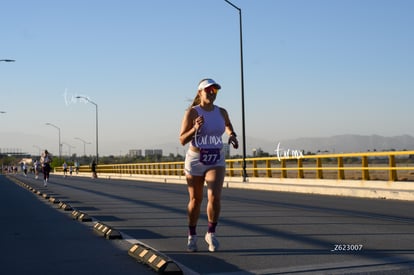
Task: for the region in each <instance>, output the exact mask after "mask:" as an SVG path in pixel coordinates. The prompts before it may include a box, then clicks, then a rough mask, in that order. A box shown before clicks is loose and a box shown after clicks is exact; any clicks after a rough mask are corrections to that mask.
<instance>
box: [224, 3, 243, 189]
mask: <svg viewBox="0 0 414 275" xmlns="http://www.w3.org/2000/svg"><path fill="white" fill-rule="evenodd" d="M224 1H226V2H227V3H228V4H229V5H230V6H232V7H233V8H235V9H236V10H238V11H239V22H240V76H241V77H240V81H241V105H242V106H241V107H242V140H243V182H246V178H247V172H246V129H245V119H244V71H243V31H242V11H241V9H240V8H239V7H237V6H236V5H234V4H233V3H232V2H230V1H228V0H224Z"/></svg>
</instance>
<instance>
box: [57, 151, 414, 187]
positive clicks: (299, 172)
mask: <svg viewBox="0 0 414 275" xmlns="http://www.w3.org/2000/svg"><path fill="white" fill-rule="evenodd" d="M411 155H413V158H411ZM245 160H246V172H247V174H248V177H266V178H272V177H273V178H275V177H279V178H313V179H338V180H344V179H351V180H352V179H354V180H388V181H397V180H408V181H414V151H390V152H363V153H346V154H323V155H304V156H302V155H301V156H300V157H297V158H293V157H291V156H288V157H262V158H246V159H245ZM226 164H227V169H226V173H227V176H229V177H242V173H243V159H228V160H226ZM183 170H184V162H183V161H180V162H159V163H129V164H100V165H98V167H97V172H98V173H110V174H128V175H169V176H183V175H184V172H183ZM55 171H57V172H62V167H58V168H55ZM90 171H91V170H90V167H89V166H81V167H80V172H90Z"/></svg>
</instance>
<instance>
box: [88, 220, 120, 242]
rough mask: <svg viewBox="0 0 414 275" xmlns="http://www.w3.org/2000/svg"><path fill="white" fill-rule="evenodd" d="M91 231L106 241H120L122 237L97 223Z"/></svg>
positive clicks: (113, 230)
mask: <svg viewBox="0 0 414 275" xmlns="http://www.w3.org/2000/svg"><path fill="white" fill-rule="evenodd" d="M93 230H94V232H95V233H97V234H98V235H100V236H102V237H105V238H107V239H122V235H121V233H120V232H119V231H117V230H115V229H113V228H111V227H109V226H108V225H105V224H103V223H100V222H97V223H96V224H95V225H94V227H93Z"/></svg>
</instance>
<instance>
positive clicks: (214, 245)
mask: <svg viewBox="0 0 414 275" xmlns="http://www.w3.org/2000/svg"><path fill="white" fill-rule="evenodd" d="M204 240H205V241H206V243H207V244H208V250H209V251H210V252H215V251H217V249H218V248H219V246H220V244H219V242H218V241H217V238H216V235H215V234H214V233H209V232H207V233H206V236H205V237H204Z"/></svg>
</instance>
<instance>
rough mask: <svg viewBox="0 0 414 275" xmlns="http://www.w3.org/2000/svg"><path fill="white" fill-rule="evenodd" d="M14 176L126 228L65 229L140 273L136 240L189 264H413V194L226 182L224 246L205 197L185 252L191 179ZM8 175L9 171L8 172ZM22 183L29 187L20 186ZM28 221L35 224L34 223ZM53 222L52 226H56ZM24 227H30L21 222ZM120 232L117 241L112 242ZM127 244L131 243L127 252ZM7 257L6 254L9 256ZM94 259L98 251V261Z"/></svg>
mask: <svg viewBox="0 0 414 275" xmlns="http://www.w3.org/2000/svg"><path fill="white" fill-rule="evenodd" d="M15 177H16V179H18V180H20V181H22V182H25V183H27V184H29V185H31V186H33V187H35V188H37V189H38V190H42V192H44V193H48V194H52V195H53V196H55V197H58V198H59V199H60V200H62V201H65V202H66V203H68V204H70V206H72V207H73V208H75V209H77V210H79V211H82V212H85V213H87V214H89V215H90V216H91V217H93V218H94V219H95V220H97V221H100V222H102V223H105V224H107V225H110V226H111V227H113V228H115V229H117V230H119V231H120V232H121V233H122V234H123V236H124V240H123V241H122V242H121V241H114V240H102V242H104V243H105V244H101V239H99V238H98V240H99V244H96V243H95V242H98V241H97V237H96V236H95V235H94V234H92V233H91V232H90V231H91V230H90V229H88V228H87V229H86V230H79V231H72V232H70V234H68V235H65V234H63V233H62V235H61V236H62V238H68V239H71V238H74V239H87V240H94V242H91V243H90V245H91V246H92V247H89V248H88V249H92V250H95V251H96V250H97V249H96V248H95V246H96V245H105V246H106V244H108V246H111V248H112V249H113V251H116V252H111V253H110V254H114V253H115V255H114V257H115V258H116V261H120V263H121V262H122V265H124V262H126V263H128V264H131V263H132V264H133V265H134V268H136V269H137V270H136V274H145V273H141V269H142V268H143V269H142V272H148V269H146V268H145V267H144V266H142V264H139V263H136V262H134V261H132V260H131V259H132V258H131V257H130V256H128V255H127V249H128V248H129V247H128V244H132V243H134V242H136V241H140V242H143V243H145V244H148V245H149V246H151V247H153V248H156V249H157V250H159V251H160V252H162V253H164V254H165V255H167V256H168V257H170V258H172V259H173V260H174V261H175V262H176V263H178V264H179V266H180V267H181V268H182V269H183V271H184V273H185V274H232V275H233V274H390V273H392V274H411V273H414V211H413V210H412V209H413V207H414V202H405V201H393V200H380V199H360V198H349V197H333V196H321V195H305V194H298V193H282V192H271V191H255V190H241V189H227V188H226V189H224V191H223V198H222V200H223V201H222V215H221V219H220V222H219V225H218V227H217V236H218V238H219V241H220V251H218V252H215V253H210V252H208V250H207V245H205V243H204V240H203V235H204V234H205V231H206V228H207V221H206V215H205V201H204V202H203V208H202V210H203V211H202V216H201V219H200V222H199V226H198V229H197V233H198V235H199V243H198V245H199V252H197V253H189V252H186V233H187V227H186V205H187V199H188V198H187V190H186V186H185V185H180V184H166V183H154V182H144V181H127V180H113V179H112V180H108V179H95V180H93V179H90V178H83V177H75V176H74V177H71V178H69V177H68V178H63V177H62V176H56V175H52V176H51V182H50V184H49V186H48V187H47V188H44V187H43V183H42V181H40V180H35V179H34V178H33V176H31V175H29V176H28V177H24V176H22V175H17V176H15ZM0 178H1V177H0ZM6 181H7V180H6ZM7 183H8V181H7ZM3 184H5V180H4V179H2V180H1V185H3ZM408 184H409V183H408ZM1 188H3V187H1ZM6 189H7V188H6ZM8 189H10V187H8ZM4 192H8V191H7V190H6V191H2V194H1V195H2V196H3V197H6V199H8V195H7V193H6V195H5V193H4ZM14 192H15V191H14ZM22 192H26V193H27V194H24V195H22V194H20V193H22ZM29 194H30V192H28V191H25V190H24V189H22V190H21V192H19V196H20V197H21V198H20V199H19V200H21V203H25V204H30V205H32V204H34V202H33V196H35V197H36V195H33V194H31V195H29ZM3 199H4V198H3ZM9 200H10V199H9ZM35 200H37V201H39V200H40V201H41V202H43V203H41V204H43V205H42V206H39V205H38V206H37V208H38V209H37V208H36V210H35V209H32V210H31V211H35V212H36V213H37V214H40V213H42V214H43V213H44V212H45V213H46V212H47V213H48V212H49V211H51V210H53V211H55V214H57V215H58V216H60V218H56V226H59V224H60V223H63V222H64V223H66V222H69V223H72V224H76V226H77V227H78V226H83V227H84V228H83V229H85V227H87V226H85V225H82V224H80V225H79V222H78V221H71V220H70V219H68V218H67V217H65V215H66V216H67V214H65V213H62V211H59V210H57V209H53V208H54V207H53V206H51V204H50V203H49V202H46V201H45V200H42V199H41V198H37V199H35ZM26 201H27V202H26ZM9 203H10V202H9ZM13 203H15V201H13V202H12V204H13ZM3 204H4V202H2V205H3ZM37 204H39V203H38V202H37ZM37 204H36V205H37ZM45 205H47V206H48V207H46V206H45ZM27 207H29V206H27ZM7 209H8V213H9V214H12V213H13V211H17V206H14V207H10V206H7ZM59 212H60V213H59ZM2 215H4V213H2ZM47 215H49V214H47ZM8 218H10V217H8ZM63 220H64V221H63ZM2 223H3V222H2ZM13 226H14V225H13V224H10V225H8V227H13ZM27 230H30V228H29V226H28V228H27ZM46 230H48V229H46ZM53 230H54V226H52V227H50V230H49V231H48V232H53ZM62 231H64V230H63V229H62ZM84 231H85V232H84ZM19 232H23V228H22V229H20V231H19ZM19 234H23V233H19ZM53 234H55V233H53ZM82 234H83V236H81V235H82ZM38 238H46V236H43V234H41V236H39V234H34V233H31V234H29V235H28V236H27V237H26V238H25V239H26V240H27V241H28V242H27V244H26V245H24V246H23V247H22V246H19V247H16V248H15V249H14V250H15V251H14V253H13V255H15V256H16V257H17V256H18V254H19V251H22V250H23V251H25V250H26V247H29V248H28V249H30V250H31V251H35V250H36V249H40V248H39V247H40V246H42V243H41V242H40V241H39V240H37V239H38ZM117 242H118V245H113V244H114V243H115V244H117ZM43 249H45V248H43ZM50 249H51V248H50ZM122 249H124V250H125V251H124V252H121V253H120V252H119V251H122ZM2 250H3V252H2V254H3V253H4V249H2ZM74 250H79V252H74ZM86 251H87V250H86V248H81V247H77V248H73V249H71V252H72V253H74V254H76V253H81V255H83V256H79V257H74V258H68V262H67V263H65V264H62V267H61V268H60V271H61V272H59V274H69V273H73V272H71V271H72V269H70V268H69V266H72V268H73V266H76V265H77V264H78V261H79V260H80V259H83V258H85V259H88V256H87V255H89V256H90V257H94V256H92V255H93V253H87V252H86ZM20 254H21V255H20V257H25V258H26V257H29V255H28V254H27V253H23V254H22V253H20ZM85 254H86V255H85ZM5 255H6V254H5ZM8 258H10V257H9V256H1V261H2V262H3V261H4V259H8ZM26 260H27V259H26ZM94 260H98V259H92V260H91V261H94ZM80 261H81V262H82V261H83V262H85V261H86V260H80ZM96 264H99V263H96ZM37 266H39V268H40V267H41V264H40V263H37ZM95 266H96V265H95ZM0 270H1V266H0ZM66 271H68V272H66ZM106 271H107V273H105V272H103V273H99V274H111V273H110V271H109V269H107V270H106ZM5 274H6V273H5ZM16 274H18V273H16ZM21 274H23V273H21ZM77 274H79V273H77ZM118 274H129V273H127V272H125V273H122V272H121V273H118Z"/></svg>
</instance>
